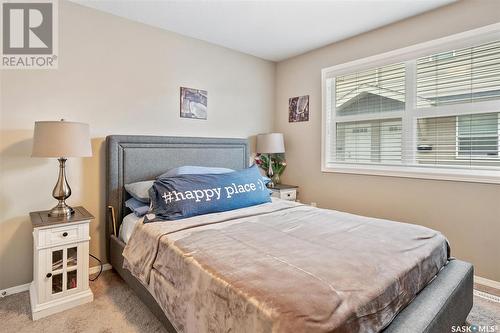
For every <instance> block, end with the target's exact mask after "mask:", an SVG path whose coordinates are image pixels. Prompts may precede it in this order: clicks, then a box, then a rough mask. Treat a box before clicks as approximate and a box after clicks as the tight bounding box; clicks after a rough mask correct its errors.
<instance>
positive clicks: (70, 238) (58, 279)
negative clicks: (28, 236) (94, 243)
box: [30, 207, 94, 320]
mask: <svg viewBox="0 0 500 333" xmlns="http://www.w3.org/2000/svg"><path fill="white" fill-rule="evenodd" d="M74 209H75V213H74V214H73V215H71V216H69V217H50V216H49V214H48V213H49V211H40V212H32V213H30V217H31V223H32V225H33V282H32V283H31V285H30V301H31V311H32V317H33V320H37V319H40V318H43V317H46V316H48V315H51V314H54V313H57V312H60V311H63V310H66V309H69V308H72V307H74V306H77V305H81V304H85V303H88V302H92V300H93V299H94V295H93V294H92V291H91V290H90V288H89V240H90V237H89V225H90V222H91V221H92V220H93V219H94V217H93V216H92V215H91V214H90V213H89V212H88V211H87V210H86V209H85V208H83V207H75V208H74Z"/></svg>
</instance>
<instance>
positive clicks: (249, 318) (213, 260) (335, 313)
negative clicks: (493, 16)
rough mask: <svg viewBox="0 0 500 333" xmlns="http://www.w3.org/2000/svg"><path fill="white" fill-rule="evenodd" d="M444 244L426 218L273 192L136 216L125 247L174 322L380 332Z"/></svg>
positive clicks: (442, 255) (131, 265)
mask: <svg viewBox="0 0 500 333" xmlns="http://www.w3.org/2000/svg"><path fill="white" fill-rule="evenodd" d="M448 252H449V250H448V244H447V241H446V239H445V237H444V236H443V235H441V234H440V233H439V232H437V231H434V230H431V229H428V228H425V227H421V226H416V225H411V224H404V223H397V222H392V221H387V220H380V219H374V218H368V217H363V216H357V215H352V214H347V213H342V212H337V211H331V210H324V209H318V208H314V207H309V206H304V205H301V204H298V203H294V202H288V201H283V200H273V202H272V203H269V204H263V205H259V206H255V207H249V208H243V209H238V210H235V211H230V212H225V213H217V214H208V215H204V216H197V217H193V218H189V219H184V220H178V221H168V222H157V223H150V224H146V225H144V224H142V223H139V224H136V227H135V229H134V231H133V234H132V236H131V237H130V239H129V241H128V243H127V245H126V247H125V249H124V252H123V256H124V268H126V269H128V270H129V271H130V272H131V273H132V274H133V275H134V276H135V277H136V278H137V279H138V280H140V281H141V282H142V283H143V284H144V285H145V286H146V287H147V288H148V290H149V292H150V293H151V294H152V295H153V296H154V297H155V299H156V300H157V302H158V304H159V305H160V306H161V308H162V310H163V311H164V312H165V314H166V316H167V317H168V318H169V320H170V322H172V324H173V325H174V326H175V327H176V330H177V331H179V332H214V331H215V332H222V331H225V332H227V331H234V332H378V331H381V330H382V329H383V328H385V327H387V326H388V325H389V324H390V322H391V321H392V319H393V318H394V317H395V316H396V315H397V313H399V312H400V311H401V310H402V309H403V308H404V307H405V306H406V305H408V304H409V303H410V302H411V301H412V299H413V298H414V297H415V296H416V294H417V293H418V292H419V291H420V290H421V289H423V288H424V287H425V286H426V285H427V284H428V283H429V282H430V281H431V280H432V279H433V278H434V277H435V276H436V274H437V273H438V272H439V271H440V269H441V268H442V267H443V266H444V265H445V264H446V263H447V260H448V256H449V253H448Z"/></svg>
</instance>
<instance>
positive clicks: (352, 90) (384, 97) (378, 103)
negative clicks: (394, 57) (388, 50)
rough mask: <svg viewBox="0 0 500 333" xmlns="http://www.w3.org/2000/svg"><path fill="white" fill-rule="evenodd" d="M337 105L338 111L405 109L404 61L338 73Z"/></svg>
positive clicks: (357, 112) (349, 112)
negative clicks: (346, 73) (347, 73)
mask: <svg viewBox="0 0 500 333" xmlns="http://www.w3.org/2000/svg"><path fill="white" fill-rule="evenodd" d="M335 109H336V114H337V115H354V114H364V113H375V112H388V111H404V109H405V66H404V64H395V65H389V66H384V67H379V68H374V69H370V70H367V71H363V72H357V73H353V74H349V75H343V76H337V77H336V78H335Z"/></svg>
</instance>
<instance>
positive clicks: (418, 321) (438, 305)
mask: <svg viewBox="0 0 500 333" xmlns="http://www.w3.org/2000/svg"><path fill="white" fill-rule="evenodd" d="M124 247H125V243H123V242H122V241H121V240H119V239H118V238H117V237H115V236H111V238H110V259H111V265H112V266H113V269H114V270H115V271H116V272H118V274H119V275H120V276H121V277H122V278H123V279H124V280H125V281H126V282H127V284H128V285H129V286H130V287H131V288H132V289H133V290H134V292H135V293H136V294H137V296H138V297H139V298H140V299H141V300H142V301H143V302H144V304H146V306H147V307H148V308H149V309H150V310H151V312H153V313H154V315H155V316H156V317H157V318H158V319H159V320H160V321H161V322H162V323H163V325H164V326H165V327H166V329H167V331H168V332H169V333H177V331H176V330H175V328H174V326H173V325H172V323H170V321H169V320H168V318H167V317H166V316H165V313H164V312H163V310H162V309H161V307H160V306H159V305H158V303H157V302H156V301H155V299H154V298H153V296H152V295H151V294H150V293H149V291H148V290H147V289H146V288H145V287H144V286H143V285H142V284H141V283H140V282H139V280H137V279H136V278H135V277H134V276H132V274H130V272H129V271H128V270H126V269H123V255H122V252H123V248H124ZM473 276H474V272H473V267H472V265H471V264H469V263H467V262H464V261H460V260H452V261H450V262H449V264H448V265H447V266H445V267H444V268H443V269H442V270H441V272H440V273H439V274H438V276H437V277H436V278H435V279H434V281H432V282H431V283H430V284H429V285H428V286H427V287H425V288H424V289H423V290H422V291H421V292H420V293H419V294H418V295H417V297H416V298H415V299H414V300H413V301H412V302H411V303H410V304H409V305H408V306H407V307H406V308H404V309H403V311H401V312H400V313H399V314H398V315H397V316H396V318H395V319H394V320H393V321H392V323H391V324H390V325H389V326H388V327H387V328H386V329H385V330H384V333H417V332H422V333H424V332H425V333H434V332H436V333H437V332H450V331H451V327H452V326H454V325H455V326H458V325H463V324H464V323H465V319H466V318H467V315H468V314H469V312H470V310H471V308H472V297H473V292H472V291H473Z"/></svg>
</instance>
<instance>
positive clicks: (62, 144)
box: [31, 119, 92, 217]
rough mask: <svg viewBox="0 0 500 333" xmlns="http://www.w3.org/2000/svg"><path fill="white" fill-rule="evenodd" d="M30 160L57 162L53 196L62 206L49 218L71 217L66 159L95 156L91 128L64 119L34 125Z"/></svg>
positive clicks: (52, 210) (56, 207)
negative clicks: (91, 141)
mask: <svg viewBox="0 0 500 333" xmlns="http://www.w3.org/2000/svg"><path fill="white" fill-rule="evenodd" d="M31 156H32V157H57V158H58V160H59V178H58V179H57V183H56V186H55V187H54V190H53V191H52V196H53V197H54V198H56V199H57V200H59V203H58V204H57V205H56V206H55V207H54V208H52V209H51V210H50V211H49V216H51V217H63V216H71V215H72V214H73V213H74V210H73V208H71V207H70V206H68V205H67V204H66V199H67V198H69V196H70V195H71V188H70V187H69V184H68V181H67V180H66V173H65V165H66V159H67V158H68V157H90V156H92V148H91V145H90V130H89V125H88V124H84V123H77V122H72V121H65V120H64V119H61V121H37V122H35V133H34V135H33V151H32V154H31Z"/></svg>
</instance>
